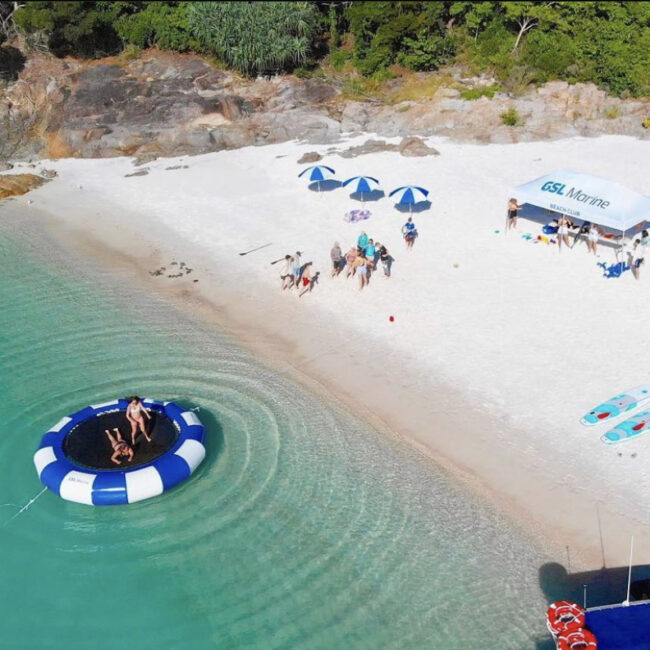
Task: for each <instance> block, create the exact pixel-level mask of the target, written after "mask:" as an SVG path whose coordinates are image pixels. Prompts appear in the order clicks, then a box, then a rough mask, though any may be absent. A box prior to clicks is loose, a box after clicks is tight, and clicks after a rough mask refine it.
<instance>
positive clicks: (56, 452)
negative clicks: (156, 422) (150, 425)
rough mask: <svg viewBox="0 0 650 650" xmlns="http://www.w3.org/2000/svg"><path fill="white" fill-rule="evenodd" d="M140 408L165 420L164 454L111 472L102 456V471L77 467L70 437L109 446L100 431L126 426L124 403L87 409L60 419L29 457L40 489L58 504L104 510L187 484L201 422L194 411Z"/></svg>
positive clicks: (199, 448)
mask: <svg viewBox="0 0 650 650" xmlns="http://www.w3.org/2000/svg"><path fill="white" fill-rule="evenodd" d="M142 402H143V404H144V406H145V407H146V408H147V409H148V410H149V411H150V413H151V414H152V416H154V417H156V418H158V419H160V420H161V422H162V421H163V420H164V424H165V426H166V427H167V429H166V436H167V439H168V441H169V442H168V444H169V447H168V448H167V449H164V450H163V451H161V452H160V453H159V455H157V456H154V457H149V458H148V459H147V460H146V461H143V462H140V463H138V462H137V461H138V450H136V454H135V456H134V459H133V463H130V464H129V465H128V466H126V465H120V466H118V467H114V468H113V467H109V466H108V463H107V461H106V458H105V455H104V457H103V458H102V462H101V465H103V467H93V466H92V465H91V464H87V463H86V462H82V461H80V460H79V456H74V454H71V453H70V434H74V436H75V438H74V439H75V440H76V441H77V443H78V442H79V440H80V438H81V444H83V438H84V434H85V433H87V434H88V439H90V437H92V436H95V437H96V440H98V441H102V442H103V443H104V444H108V443H106V441H105V440H104V438H106V436H105V434H104V433H103V430H104V427H106V428H109V429H110V428H112V427H110V424H111V423H114V422H115V421H116V420H117V421H120V423H121V424H123V423H126V422H127V421H126V414H125V413H126V408H127V406H128V402H127V401H126V400H114V401H112V402H106V403H104V404H96V405H94V406H87V407H86V408H84V409H82V410H81V411H78V412H77V413H74V414H72V415H70V416H67V417H64V418H62V419H61V420H60V421H59V422H57V423H56V424H55V425H54V426H53V427H52V428H51V429H50V430H49V431H48V432H47V433H46V434H45V435H44V436H43V438H42V439H41V444H40V445H39V448H38V450H37V451H36V453H35V454H34V465H35V466H36V471H37V472H38V477H39V479H40V480H41V482H42V483H43V485H45V486H46V487H47V488H49V489H50V490H52V491H53V492H56V493H57V494H58V495H59V496H60V497H61V498H62V499H67V500H68V501H75V502H77V503H86V504H89V505H95V506H100V505H101V506H103V505H122V504H127V503H135V502H136V501H142V500H144V499H150V498H152V497H155V496H158V495H159V494H162V493H163V492H164V491H166V490H169V489H170V488H172V487H174V486H175V485H177V484H178V483H180V482H182V481H184V480H185V479H187V478H188V477H189V476H190V475H191V474H192V473H193V472H194V470H195V469H196V468H197V467H198V466H199V465H200V464H201V461H202V460H203V459H204V458H205V447H204V444H203V443H204V439H205V429H204V427H203V425H202V424H201V421H200V420H199V418H198V417H197V416H196V414H195V413H194V412H193V411H188V410H186V409H184V408H183V407H181V406H179V405H178V404H175V403H174V402H158V401H155V400H152V399H144V400H142ZM121 412H124V413H123V414H122V413H121ZM167 420H169V422H167ZM106 423H109V425H107V424H106ZM153 435H154V437H155V433H154V434H153ZM66 439H68V440H66ZM143 444H147V443H143ZM143 448H144V447H143ZM145 449H146V448H145ZM91 451H92V450H91ZM149 456H151V454H149ZM109 457H110V454H109ZM98 464H100V463H98Z"/></svg>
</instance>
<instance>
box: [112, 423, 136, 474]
mask: <svg viewBox="0 0 650 650" xmlns="http://www.w3.org/2000/svg"><path fill="white" fill-rule="evenodd" d="M113 431H115V435H114V436H113V435H111V432H110V431H109V430H108V429H106V435H107V436H108V439H109V440H110V441H111V447H113V455H112V456H111V462H113V463H115V464H116V465H121V464H122V461H121V460H119V459H120V458H122V459H126V462H127V463H130V462H131V461H132V460H133V449H131V447H130V446H129V444H128V443H127V442H125V441H124V440H122V436H121V434H120V430H119V429H118V428H117V427H115V428H114V429H113Z"/></svg>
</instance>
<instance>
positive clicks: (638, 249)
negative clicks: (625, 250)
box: [632, 239, 645, 280]
mask: <svg viewBox="0 0 650 650" xmlns="http://www.w3.org/2000/svg"><path fill="white" fill-rule="evenodd" d="M644 259H645V246H644V245H643V242H642V240H641V239H636V240H635V241H634V252H633V253H632V260H633V261H632V273H633V274H634V278H635V279H636V280H638V279H639V273H640V271H641V264H643V262H644Z"/></svg>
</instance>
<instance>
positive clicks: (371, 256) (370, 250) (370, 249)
mask: <svg viewBox="0 0 650 650" xmlns="http://www.w3.org/2000/svg"><path fill="white" fill-rule="evenodd" d="M376 250H377V249H376V248H375V242H374V241H373V240H372V239H369V240H368V243H367V245H366V248H365V250H364V251H363V256H364V257H365V258H366V259H368V260H372V261H373V262H374V260H375V251H376Z"/></svg>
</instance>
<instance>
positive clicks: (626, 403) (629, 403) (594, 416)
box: [580, 384, 650, 426]
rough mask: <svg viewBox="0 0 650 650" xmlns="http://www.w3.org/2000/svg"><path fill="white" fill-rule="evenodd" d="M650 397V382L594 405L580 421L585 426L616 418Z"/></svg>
mask: <svg viewBox="0 0 650 650" xmlns="http://www.w3.org/2000/svg"><path fill="white" fill-rule="evenodd" d="M649 399H650V384H645V385H643V386H638V387H637V388H633V389H632V390H629V391H627V392H625V393H621V394H620V395H614V397H610V398H609V399H608V400H606V401H605V402H603V403H602V404H599V405H598V406H595V407H594V408H593V409H591V411H589V413H587V414H586V415H584V416H583V417H582V418H581V420H580V422H582V424H585V425H587V426H592V425H594V424H598V423H599V422H606V421H607V420H611V419H613V418H617V417H618V416H619V415H621V414H622V413H625V412H627V411H631V410H632V409H635V408H636V407H637V406H639V404H641V403H642V402H645V401H646V400H649Z"/></svg>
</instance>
